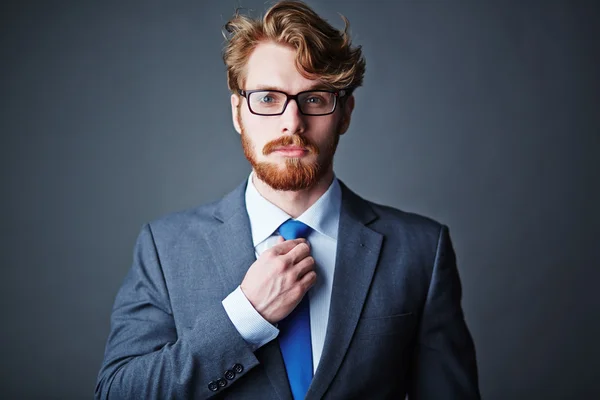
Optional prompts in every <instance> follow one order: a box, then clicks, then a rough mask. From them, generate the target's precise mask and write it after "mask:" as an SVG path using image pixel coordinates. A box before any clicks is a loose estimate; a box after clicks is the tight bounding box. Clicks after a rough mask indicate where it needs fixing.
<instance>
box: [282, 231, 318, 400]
mask: <svg viewBox="0 0 600 400" xmlns="http://www.w3.org/2000/svg"><path fill="white" fill-rule="evenodd" d="M310 231H311V228H310V226H308V225H306V224H303V223H302V222H300V221H294V220H292V219H289V220H287V221H286V222H284V223H283V224H281V226H280V227H279V234H280V235H281V236H283V238H284V239H285V240H292V239H298V238H306V236H308V234H309V233H310ZM278 325H279V347H280V348H281V354H282V355H283V362H284V363H285V370H286V372H287V376H288V381H289V382H290V387H291V389H292V395H293V396H294V400H300V399H304V397H305V396H306V392H307V391H308V387H309V386H310V381H311V380H312V377H313V360H312V346H311V341H310V308H309V302H308V293H307V294H305V295H304V297H303V298H302V300H301V301H300V303H299V304H298V306H297V307H296V308H295V309H294V310H293V311H292V312H291V313H290V315H288V316H287V317H285V318H284V319H282V320H281V321H279V324H278Z"/></svg>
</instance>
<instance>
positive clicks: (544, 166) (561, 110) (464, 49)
mask: <svg viewBox="0 0 600 400" xmlns="http://www.w3.org/2000/svg"><path fill="white" fill-rule="evenodd" d="M237 4H239V2H238V3H236V2H234V1H223V2H217V1H212V2H210V3H209V2H201V1H188V2H167V1H144V2H142V1H119V2H116V1H111V2H105V1H103V2H93V3H92V2H81V1H53V2H51V1H48V2H45V1H37V2H33V1H21V2H16V1H15V2H12V3H11V2H3V3H2V6H1V9H0V15H1V16H2V17H1V18H2V21H1V24H0V35H1V36H0V45H1V46H0V51H1V53H0V94H1V95H0V132H1V142H0V163H1V166H2V168H1V171H2V196H1V200H0V202H1V207H0V210H1V213H2V214H1V215H2V225H1V227H2V229H1V232H2V233H1V235H2V236H1V239H2V240H1V242H0V243H1V251H0V257H1V258H0V262H1V265H2V275H1V277H2V278H1V295H2V317H1V324H2V329H1V337H0V349H1V353H0V354H1V360H2V370H1V383H0V394H1V395H2V397H3V398H17V397H18V398H56V399H58V398H60V399H79V398H90V397H91V396H92V394H93V391H94V385H95V379H96V374H97V372H98V369H99V367H100V363H101V360H102V356H103V347H104V343H105V340H106V337H107V334H108V330H109V315H110V309H111V306H112V302H113V299H114V295H115V294H116V291H117V289H118V287H119V286H120V283H121V281H122V279H123V277H124V275H125V274H126V271H127V269H128V268H129V266H130V263H131V254H132V249H133V244H134V240H135V238H136V236H137V234H138V232H139V229H140V227H141V225H142V224H143V223H144V222H146V221H149V220H152V219H154V218H157V217H159V216H160V215H163V214H165V213H167V212H170V211H176V210H180V209H183V208H188V207H192V206H194V205H197V204H201V203H204V202H207V201H212V200H215V199H218V198H219V197H220V196H222V195H223V194H225V193H226V192H228V191H229V190H231V189H233V188H234V187H235V186H236V185H237V184H238V183H239V182H240V181H241V180H242V179H244V178H245V177H246V176H247V173H248V172H249V167H248V165H247V162H246V160H245V159H244V157H243V155H242V152H241V149H240V144H239V136H238V135H237V134H236V133H235V131H234V130H233V127H232V125H231V117H230V109H229V94H228V92H227V86H226V82H225V73H224V65H223V64H222V61H221V58H220V57H221V47H222V45H223V38H222V36H221V33H220V28H221V26H222V25H223V23H224V22H225V21H226V20H227V19H228V17H229V16H230V15H231V14H232V12H233V10H234V7H235V6H236V5H237ZM241 4H242V5H243V6H247V7H251V8H254V9H255V10H256V13H255V14H257V13H261V12H262V11H263V10H264V3H263V2H262V1H242V2H241ZM309 4H310V5H312V6H313V7H314V8H315V9H316V11H317V12H319V13H321V14H322V15H323V16H324V17H325V18H327V19H328V20H329V21H330V22H332V23H333V24H334V25H335V26H338V27H341V26H342V24H341V20H340V19H339V17H338V15H337V12H338V11H339V12H341V13H343V14H344V15H346V16H347V17H348V18H349V19H350V21H351V24H352V28H351V29H352V32H353V34H354V38H355V43H356V44H360V45H362V46H363V49H364V53H365V56H366V59H367V74H366V78H365V86H364V87H363V88H361V89H359V90H358V91H357V92H356V104H357V106H356V110H355V113H354V117H353V121H352V125H351V128H350V131H349V132H348V134H347V135H346V136H344V137H343V138H342V140H341V143H340V148H339V150H338V155H337V158H336V171H337V174H338V176H339V177H340V178H341V179H342V180H344V181H345V182H346V183H347V184H348V185H349V186H350V187H351V188H353V189H354V190H355V191H357V192H358V193H359V194H361V195H363V196H365V197H367V198H369V199H371V200H374V201H376V202H381V203H386V204H389V205H392V206H395V207H398V208H402V209H405V210H409V211H414V212H419V213H422V214H426V215H429V216H431V217H433V218H436V219H438V220H439V221H441V222H443V223H446V224H448V225H449V226H450V228H451V233H452V237H453V240H454V244H455V247H456V251H457V254H458V261H459V269H460V273H461V276H462V281H463V284H464V302H463V304H464V309H465V313H466V318H467V321H468V324H469V326H470V328H471V331H472V334H473V336H474V339H475V343H476V346H477V350H478V360H479V370H480V381H481V389H482V394H483V396H484V397H485V398H486V399H566V398H569V399H590V398H600V382H599V378H600V361H599V360H600V346H599V344H598V341H597V340H598V337H600V323H599V322H598V317H599V316H600V302H599V301H598V297H597V288H598V279H599V278H600V268H599V262H598V256H599V255H598V251H597V241H598V235H599V233H600V213H599V211H598V204H600V194H599V190H598V183H599V182H600V176H599V175H600V174H599V172H600V170H599V168H598V161H597V160H598V157H599V151H598V150H599V148H600V124H599V118H598V114H599V105H600V95H599V93H600V85H599V78H598V70H600V62H599V51H598V41H597V39H596V38H595V37H596V36H598V34H599V33H600V32H599V31H600V28H599V27H598V22H597V21H598V17H599V13H598V10H599V7H598V6H597V5H596V3H595V2H591V1H590V2H567V1H538V2H533V1H527V2H510V3H509V2H503V1H496V2H485V3H484V2H478V1H474V0H473V1H461V2H452V1H421V2H418V1H396V2H392V1H389V2H379V3H378V2H370V3H368V4H367V2H362V1H344V2H342V1H327V2H326V1H311V2H309Z"/></svg>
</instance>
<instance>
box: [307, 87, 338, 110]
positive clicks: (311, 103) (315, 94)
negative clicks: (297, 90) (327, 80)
mask: <svg viewBox="0 0 600 400" xmlns="http://www.w3.org/2000/svg"><path fill="white" fill-rule="evenodd" d="M335 101H336V96H335V95H334V94H333V93H331V92H321V91H318V90H315V91H312V92H305V93H302V94H300V96H298V105H299V106H300V109H301V110H302V112H303V113H304V114H307V115H323V114H329V113H331V112H333V110H334V109H335Z"/></svg>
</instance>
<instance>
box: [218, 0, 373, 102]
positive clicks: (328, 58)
mask: <svg viewBox="0 0 600 400" xmlns="http://www.w3.org/2000/svg"><path fill="white" fill-rule="evenodd" d="M239 11H240V10H239V9H238V10H236V13H235V15H234V16H233V17H232V19H231V20H229V22H227V24H225V26H224V32H223V35H224V36H225V39H226V40H227V44H226V46H225V48H224V51H223V61H224V62H225V65H226V66H227V86H228V87H229V90H231V91H232V92H233V93H237V91H238V90H239V89H241V88H242V86H243V85H244V84H245V79H246V65H247V63H248V59H249V57H250V54H251V53H252V51H253V50H254V48H255V47H256V46H257V45H258V44H259V43H262V42H274V43H278V44H283V45H287V46H291V47H292V48H294V49H295V50H296V68H297V69H298V72H299V73H300V74H301V75H302V76H304V77H305V78H308V79H315V80H319V81H320V82H321V83H323V84H324V85H326V86H328V87H331V88H332V89H335V90H340V89H349V90H353V89H355V88H357V87H358V86H361V85H362V82H363V77H364V74H365V60H364V58H363V56H362V51H361V47H360V46H356V47H352V44H351V40H350V35H349V34H348V28H349V26H350V23H349V22H348V19H347V18H346V17H344V16H343V15H340V16H341V18H342V20H343V21H344V24H345V27H344V30H343V31H339V30H337V29H335V28H334V27H333V26H331V25H330V24H329V23H328V22H327V21H325V20H324V19H322V18H321V17H319V15H317V13H315V12H314V11H313V10H312V9H311V8H310V7H309V6H307V5H306V4H304V3H303V2H301V1H288V0H286V1H280V2H278V3H276V4H274V5H273V6H272V7H271V8H269V9H268V10H267V12H266V13H265V15H264V17H263V18H262V20H261V19H252V18H250V17H248V16H245V15H241V14H240V13H239Z"/></svg>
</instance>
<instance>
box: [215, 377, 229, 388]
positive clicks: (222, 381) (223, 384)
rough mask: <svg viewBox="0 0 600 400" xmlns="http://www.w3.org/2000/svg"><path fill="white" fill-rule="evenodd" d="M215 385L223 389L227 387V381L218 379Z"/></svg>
mask: <svg viewBox="0 0 600 400" xmlns="http://www.w3.org/2000/svg"><path fill="white" fill-rule="evenodd" d="M217 385H219V389H221V388H224V387H225V386H227V381H226V380H225V379H223V378H220V379H219V380H217Z"/></svg>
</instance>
